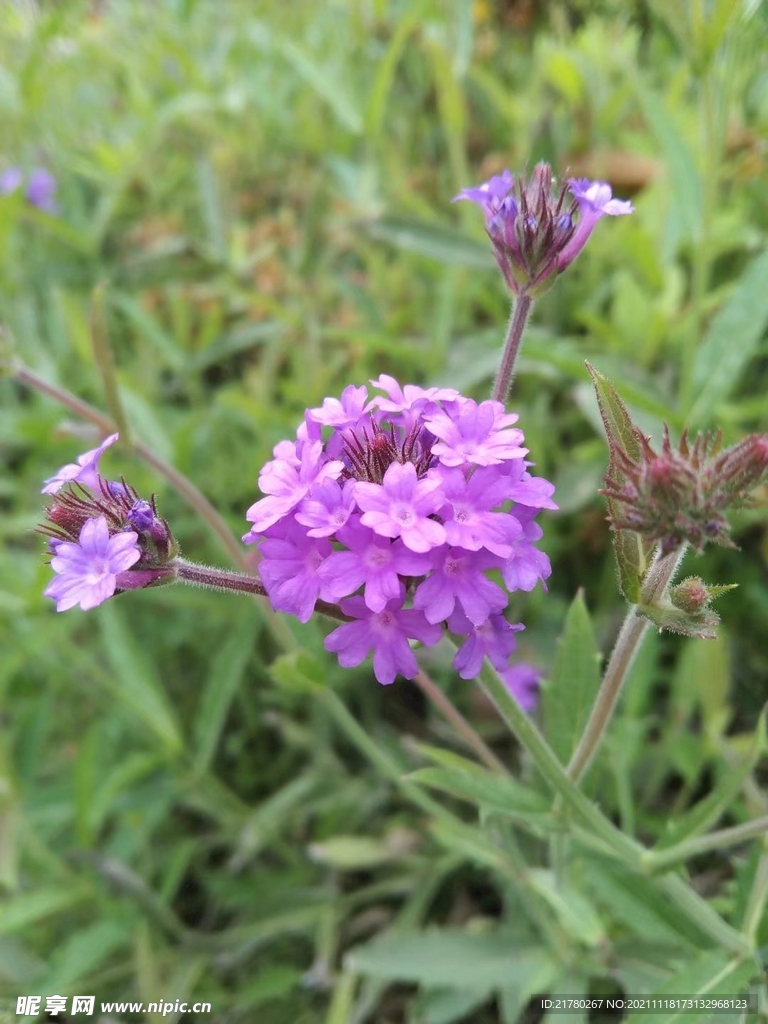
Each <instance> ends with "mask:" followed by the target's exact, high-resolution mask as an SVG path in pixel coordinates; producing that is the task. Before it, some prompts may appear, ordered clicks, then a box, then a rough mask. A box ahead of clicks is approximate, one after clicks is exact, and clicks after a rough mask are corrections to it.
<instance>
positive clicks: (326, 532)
mask: <svg viewBox="0 0 768 1024" xmlns="http://www.w3.org/2000/svg"><path fill="white" fill-rule="evenodd" d="M354 490H355V484H354V482H353V481H352V480H346V481H345V482H344V485H343V486H342V485H341V484H339V482H338V481H337V480H324V481H323V482H322V483H321V484H318V485H317V486H316V487H315V488H314V489H313V491H312V497H311V498H304V500H303V501H302V503H301V505H300V506H299V510H298V512H297V513H296V522H297V523H301V525H302V526H308V527H311V529H309V530H308V531H307V535H308V536H309V537H330V536H331V535H332V534H334V533H336V532H337V531H338V530H340V529H341V528H342V526H344V525H345V523H346V522H347V520H348V519H349V517H350V516H351V515H352V513H353V511H354V510H355V509H356V508H357V503H356V502H355V494H354Z"/></svg>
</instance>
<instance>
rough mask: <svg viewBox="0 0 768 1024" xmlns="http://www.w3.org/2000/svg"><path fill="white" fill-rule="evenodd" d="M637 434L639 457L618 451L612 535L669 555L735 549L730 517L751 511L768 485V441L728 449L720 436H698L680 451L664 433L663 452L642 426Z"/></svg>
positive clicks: (613, 467) (612, 475)
mask: <svg viewBox="0 0 768 1024" xmlns="http://www.w3.org/2000/svg"><path fill="white" fill-rule="evenodd" d="M634 433H635V436H636V438H637V440H638V442H639V447H640V456H639V458H637V459H632V458H630V457H629V455H628V454H627V453H626V451H625V450H624V449H623V448H622V447H621V446H620V445H619V444H618V443H615V442H614V443H613V444H612V445H611V461H610V465H609V467H608V473H607V474H606V477H605V484H606V486H605V489H604V490H603V491H602V493H603V494H605V495H606V496H607V497H609V498H611V499H613V501H615V502H617V503H618V506H619V508H618V511H617V512H615V513H613V514H611V515H610V516H609V518H610V521H611V526H612V528H613V529H614V530H632V531H634V532H635V533H639V534H642V535H643V536H645V537H647V538H648V539H649V540H654V541H659V542H660V544H661V550H662V552H663V553H665V554H667V553H670V552H672V551H675V550H676V549H677V548H679V547H680V546H681V545H682V544H685V543H688V544H691V545H692V547H694V548H695V549H696V550H697V551H702V550H703V548H704V547H705V546H706V545H707V544H708V543H712V544H720V545H722V546H724V547H734V544H733V541H732V540H731V539H730V524H729V522H728V519H727V518H726V513H727V512H729V511H730V510H732V509H736V508H740V507H742V506H744V505H745V504H746V503H747V502H748V500H749V496H750V493H751V492H752V491H753V490H754V489H755V488H756V487H758V486H759V485H760V484H764V483H766V482H768V434H752V435H750V436H749V437H745V438H744V440H742V441H739V442H738V444H735V445H733V446H732V447H731V448H726V449H723V447H722V435H721V434H720V432H717V433H709V434H699V435H697V437H696V438H695V439H694V440H693V442H691V441H689V439H688V435H687V433H684V434H683V436H682V438H681V439H680V443H679V445H678V447H677V448H673V446H672V442H671V441H670V437H669V431H668V429H667V428H666V426H665V428H664V439H663V441H662V445H661V452H658V453H657V452H655V451H654V450H653V448H652V447H651V445H650V444H649V442H648V440H647V438H646V437H645V436H644V435H643V434H642V433H641V431H640V430H638V429H637V427H635V428H634Z"/></svg>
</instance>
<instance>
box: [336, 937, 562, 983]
mask: <svg viewBox="0 0 768 1024" xmlns="http://www.w3.org/2000/svg"><path fill="white" fill-rule="evenodd" d="M345 966H346V967H347V969H351V970H353V971H356V972H357V973H359V974H367V975H371V976H372V977H375V978H385V979H387V980H390V981H405V982H416V983H417V984H421V985H425V986H430V987H432V986H434V987H454V988H457V987H461V988H463V989H472V990H473V991H476V992H483V991H492V990H493V989H495V988H501V987H502V986H504V985H508V984H510V983H513V982H514V980H515V979H516V978H519V979H521V980H523V979H534V978H535V979H536V981H537V983H538V984H539V985H542V987H546V984H547V982H546V981H545V980H544V979H545V978H546V979H549V978H551V977H552V976H553V975H554V973H555V970H556V965H555V963H554V962H553V961H552V959H551V958H550V956H549V954H548V953H547V952H546V951H545V950H544V949H541V948H537V947H535V946H526V947H525V948H522V947H515V946H513V945H511V943H510V940H509V937H508V936H502V935H472V934H469V933H467V932H462V931H458V930H452V929H442V930H440V929H431V930H428V931H424V932H415V933H411V934H408V933H405V932H398V933H397V934H396V935H387V936H384V937H383V938H380V939H376V940H374V941H373V942H371V943H369V944H368V945H365V946H359V947H358V948H357V949H354V950H352V952H350V953H348V954H347V956H346V957H345Z"/></svg>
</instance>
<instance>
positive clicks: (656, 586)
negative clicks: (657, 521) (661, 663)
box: [568, 547, 685, 782]
mask: <svg viewBox="0 0 768 1024" xmlns="http://www.w3.org/2000/svg"><path fill="white" fill-rule="evenodd" d="M684 554H685V548H684V547H683V548H682V549H681V550H679V551H674V552H672V554H669V555H664V556H657V557H656V560H655V561H654V563H653V565H652V566H651V567H650V569H649V570H648V573H647V575H646V577H645V580H644V582H643V588H642V593H641V598H640V604H647V605H650V604H653V603H654V602H655V601H657V600H658V599H659V598H660V597H661V596H662V595H663V594H664V592H665V590H666V588H667V587H668V586H669V584H670V582H671V580H672V578H673V577H674V575H675V572H676V570H677V567H678V565H679V564H680V561H681V560H682V557H683V555H684ZM650 624H651V623H650V620H649V619H647V618H646V617H645V616H644V615H642V613H641V612H640V609H639V606H638V605H632V606H631V607H630V609H629V611H628V612H627V616H626V618H625V619H624V623H623V625H622V627H621V630H620V632H619V635H618V637H617V639H616V643H615V645H614V648H613V652H612V654H611V657H610V660H609V662H608V667H607V668H606V670H605V675H604V676H603V681H602V683H601V685H600V689H599V690H598V692H597V696H596V697H595V703H594V704H593V706H592V712H591V714H590V716H589V720H588V721H587V724H586V726H585V727H584V732H583V733H582V735H581V739H580V740H579V743H578V746H577V747H576V750H575V751H574V753H573V757H572V758H571V761H570V764H569V765H568V777H569V778H570V779H573V781H574V782H578V781H579V779H581V777H582V776H583V775H584V773H585V772H586V770H587V769H588V768H589V766H590V764H591V762H592V759H593V758H594V756H595V754H596V753H597V750H598V748H599V746H600V743H601V741H602V739H603V736H604V735H605V730H606V728H607V727H608V723H609V722H610V720H611V718H612V717H613V712H614V710H615V708H616V702H617V701H618V699H619V694H620V693H621V690H622V687H623V686H624V683H625V682H626V679H627V676H628V675H629V670H630V669H631V667H632V663H633V662H634V660H635V657H636V655H637V652H638V651H639V650H640V645H641V644H642V642H643V639H644V637H645V634H646V633H647V632H648V628H649V626H650Z"/></svg>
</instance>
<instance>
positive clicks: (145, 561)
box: [38, 434, 178, 612]
mask: <svg viewBox="0 0 768 1024" xmlns="http://www.w3.org/2000/svg"><path fill="white" fill-rule="evenodd" d="M117 439H118V435H117V434H111V435H110V436H109V437H107V438H106V439H105V440H104V441H102V442H101V444H100V445H99V446H98V447H97V448H94V449H92V450H91V451H88V452H85V453H84V454H83V455H80V456H79V457H78V460H77V462H73V463H69V464H67V465H66V466H62V468H61V469H60V470H59V471H58V473H56V474H55V475H54V476H52V477H51V478H50V479H49V480H46V482H45V486H44V487H43V493H44V494H50V495H52V498H51V503H50V504H49V505H48V507H47V508H46V510H45V513H46V514H45V522H44V523H43V524H42V525H41V526H39V527H38V532H39V533H42V534H44V535H45V536H46V537H47V538H48V549H49V551H50V553H51V554H52V556H53V557H52V558H51V568H52V569H53V571H54V572H55V573H56V577H55V579H53V580H52V581H51V583H50V584H49V585H48V587H46V590H45V596H46V597H52V598H53V599H54V600H55V601H56V611H59V612H63V611H66V610H67V609H68V608H73V607H74V606H75V605H80V607H81V608H82V609H83V610H84V611H85V610H88V609H89V608H95V607H96V606H97V605H99V604H102V603H103V602H104V601H106V600H107V599H108V598H110V597H112V595H113V594H115V593H117V592H120V591H123V590H137V589H140V588H143V587H149V586H154V585H157V584H159V583H161V582H170V581H172V580H173V578H174V576H175V570H174V568H173V566H172V564H171V563H172V562H173V560H174V558H175V556H176V554H177V553H178V546H177V544H176V541H175V540H174V538H173V536H172V534H171V531H170V529H169V527H168V523H167V522H166V521H165V520H164V519H161V518H160V516H159V515H158V514H157V508H156V507H155V499H154V496H153V497H152V498H151V500H150V501H144V500H143V499H142V498H140V497H139V495H138V493H137V492H136V491H135V490H134V489H133V488H132V487H131V486H130V485H129V484H127V483H126V482H125V480H123V479H121V480H119V481H114V480H112V481H109V480H106V479H105V478H104V477H102V476H101V474H100V473H99V459H100V458H101V456H102V454H103V453H104V451H105V450H106V449H107V448H109V447H110V446H111V445H113V444H114V443H115V441H117Z"/></svg>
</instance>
